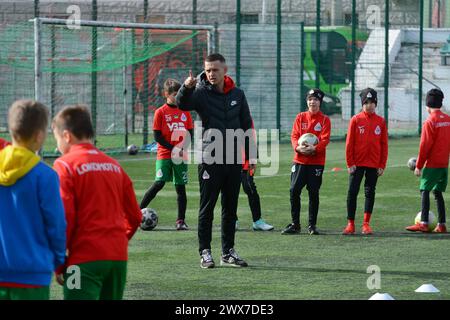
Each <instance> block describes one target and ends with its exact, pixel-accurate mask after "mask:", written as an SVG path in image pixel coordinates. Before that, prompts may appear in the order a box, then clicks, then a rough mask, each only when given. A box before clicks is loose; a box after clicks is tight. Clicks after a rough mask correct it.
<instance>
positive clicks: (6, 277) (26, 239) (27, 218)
mask: <svg viewBox="0 0 450 320" xmlns="http://www.w3.org/2000/svg"><path fill="white" fill-rule="evenodd" d="M65 251H66V221H65V216H64V207H63V203H62V200H61V196H60V193H59V180H58V176H57V174H56V172H55V171H54V170H53V169H52V168H50V167H49V166H47V165H46V164H45V163H43V162H42V161H40V158H39V157H38V156H36V155H35V154H34V153H32V152H31V151H29V150H27V149H25V148H21V147H17V146H14V147H13V146H8V147H6V148H5V149H3V150H2V151H0V283H2V282H8V283H15V284H28V285H41V286H48V285H50V282H51V277H52V273H53V271H54V270H55V269H56V268H57V267H58V266H59V265H61V264H63V263H64V258H65ZM0 286H1V285H0Z"/></svg>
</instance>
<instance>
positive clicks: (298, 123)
mask: <svg viewBox="0 0 450 320" xmlns="http://www.w3.org/2000/svg"><path fill="white" fill-rule="evenodd" d="M305 133H312V134H314V135H316V136H317V138H319V143H318V144H317V145H316V153H315V154H313V155H304V154H301V153H298V152H297V151H295V149H296V148H297V146H298V138H300V137H301V136H302V135H303V134H305ZM330 133H331V122H330V118H328V116H326V115H324V114H323V113H322V112H321V111H319V112H318V113H316V114H314V115H313V114H312V113H311V112H309V111H306V112H301V113H299V114H298V115H297V117H296V118H295V121H294V125H293V126H292V133H291V144H292V147H293V148H294V151H295V154H294V160H293V161H294V162H295V163H300V164H307V165H322V166H323V165H325V156H326V147H327V145H328V143H329V142H330Z"/></svg>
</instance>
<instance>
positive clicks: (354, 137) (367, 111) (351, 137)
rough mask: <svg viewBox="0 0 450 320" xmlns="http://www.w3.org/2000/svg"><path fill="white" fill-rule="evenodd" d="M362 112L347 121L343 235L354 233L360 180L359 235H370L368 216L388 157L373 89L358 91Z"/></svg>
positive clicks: (381, 120) (386, 135) (384, 133)
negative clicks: (361, 217) (362, 201)
mask: <svg viewBox="0 0 450 320" xmlns="http://www.w3.org/2000/svg"><path fill="white" fill-rule="evenodd" d="M360 97H361V104H362V111H361V112H360V113H358V114H357V115H355V116H353V117H352V119H351V120H350V124H349V126H348V132H347V141H346V145H345V154H346V159H347V167H348V173H349V188H348V194H347V219H348V223H347V226H346V227H345V229H344V231H343V234H345V235H350V234H354V233H355V213H356V200H357V197H358V193H359V187H360V185H361V182H362V179H363V178H364V176H365V177H366V179H365V182H364V194H365V198H366V199H365V206H364V208H365V209H364V222H363V225H362V234H372V233H373V231H372V228H371V227H370V225H369V223H370V217H371V216H372V211H373V206H374V203H375V189H376V185H377V181H378V177H380V176H381V175H383V173H384V169H385V168H386V162H387V157H388V132H387V128H386V122H385V121H384V119H383V118H382V117H380V116H379V115H377V114H376V113H375V108H376V107H377V102H378V99H377V92H376V91H375V90H374V89H372V88H366V89H364V90H362V91H361V93H360Z"/></svg>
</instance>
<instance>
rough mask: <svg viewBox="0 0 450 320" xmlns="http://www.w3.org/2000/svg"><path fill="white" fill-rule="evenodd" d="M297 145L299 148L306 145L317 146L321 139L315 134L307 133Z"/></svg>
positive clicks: (299, 139)
mask: <svg viewBox="0 0 450 320" xmlns="http://www.w3.org/2000/svg"><path fill="white" fill-rule="evenodd" d="M297 143H298V145H299V146H302V145H304V144H309V145H313V146H315V145H316V144H318V143H319V139H318V138H317V136H316V135H315V134H312V133H305V134H302V136H301V137H300V138H298V141H297Z"/></svg>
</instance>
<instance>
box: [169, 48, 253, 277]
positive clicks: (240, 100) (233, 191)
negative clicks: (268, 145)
mask: <svg viewBox="0 0 450 320" xmlns="http://www.w3.org/2000/svg"><path fill="white" fill-rule="evenodd" d="M226 71H227V67H226V64H225V59H224V57H223V56H222V55H220V54H212V55H209V56H208V57H207V58H206V59H205V71H204V72H203V73H201V74H200V76H199V77H198V79H195V78H194V77H193V76H192V73H190V75H189V77H188V78H187V79H186V80H185V82H184V84H183V86H182V87H181V88H180V90H179V91H178V94H177V96H176V100H177V105H178V106H179V108H180V109H182V110H189V111H190V110H195V111H196V112H197V113H198V115H199V116H200V118H201V120H202V127H203V130H204V133H203V141H202V142H203V147H202V148H203V158H202V163H201V164H199V168H198V178H199V183H200V209H199V219H198V238H199V251H200V255H201V260H200V266H201V267H202V268H213V267H214V265H215V264H214V260H213V258H212V255H211V236H212V222H213V217H214V207H215V205H216V202H217V199H218V196H219V193H221V203H222V257H221V261H220V262H221V265H227V266H239V267H246V266H247V263H246V262H245V261H244V260H242V259H241V258H240V257H239V256H238V254H237V253H236V251H235V250H234V237H235V231H236V229H235V227H236V219H237V216H236V211H237V204H238V196H239V189H240V183H241V170H242V150H245V159H249V157H250V156H251V157H252V158H251V159H250V160H251V163H252V162H256V159H255V158H256V147H255V144H254V141H253V139H252V138H251V137H253V135H252V134H250V135H248V136H249V137H250V140H251V141H249V139H246V143H245V146H243V145H242V144H239V143H236V140H238V139H235V138H231V139H230V138H229V139H227V135H226V130H227V129H232V130H236V129H242V130H243V131H246V130H249V129H252V118H251V115H250V110H249V107H248V104H247V99H246V98H245V94H244V92H243V91H242V90H241V89H239V88H236V87H235V85H234V82H233V80H232V79H231V78H230V77H228V76H227V75H226V74H225V73H226ZM232 132H234V131H232ZM218 136H220V137H218ZM222 139H223V144H222V143H220V141H221V140H222ZM227 145H228V148H227ZM233 145H234V146H233ZM231 146H232V147H231ZM232 151H234V152H233V153H232ZM250 151H251V152H250ZM253 155H254V156H253ZM251 166H252V168H253V169H254V167H255V165H254V164H251Z"/></svg>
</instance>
